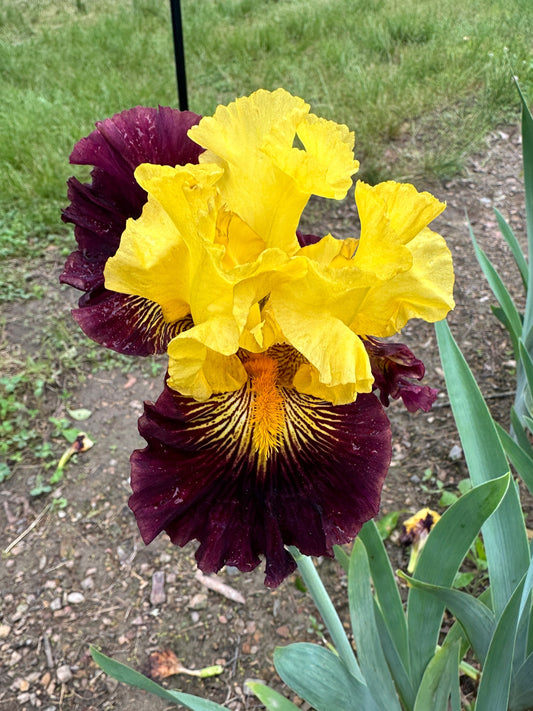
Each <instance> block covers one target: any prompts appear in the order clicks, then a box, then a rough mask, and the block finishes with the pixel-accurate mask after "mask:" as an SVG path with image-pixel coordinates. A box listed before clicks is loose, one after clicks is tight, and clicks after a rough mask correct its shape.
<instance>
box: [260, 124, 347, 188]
mask: <svg viewBox="0 0 533 711" xmlns="http://www.w3.org/2000/svg"><path fill="white" fill-rule="evenodd" d="M276 129H277V126H276V127H274V128H273V130H272V131H271V133H270V135H269V136H268V137H267V139H266V141H265V145H264V148H263V150H264V151H265V153H267V155H269V156H270V157H271V158H272V159H273V161H274V162H275V163H276V165H278V166H279V167H280V168H281V170H282V171H283V172H284V173H286V174H287V175H290V176H291V177H292V178H294V181H295V182H296V184H297V186H298V189H299V190H300V192H302V193H304V194H307V195H320V196H322V197H327V198H333V199H335V200H342V199H343V198H344V197H345V196H346V193H347V192H348V190H349V189H350V187H351V185H352V177H351V176H352V175H353V174H354V173H356V172H357V170H358V168H359V162H358V161H356V160H354V156H353V147H354V134H353V133H352V132H351V131H349V130H348V127H347V126H345V125H343V124H338V123H335V122H334V121H327V120H326V119H323V118H319V117H318V116H315V115H314V114H309V115H308V116H305V117H304V118H303V119H302V121H300V122H299V123H298V125H297V127H296V133H297V135H298V138H299V139H300V140H301V142H302V144H303V146H304V149H305V150H301V149H299V148H293V147H292V141H291V143H290V144H289V143H288V142H287V141H286V140H284V139H285V135H284V134H283V133H282V132H279V131H277V130H276Z"/></svg>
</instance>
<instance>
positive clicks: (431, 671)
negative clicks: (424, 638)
mask: <svg viewBox="0 0 533 711" xmlns="http://www.w3.org/2000/svg"><path fill="white" fill-rule="evenodd" d="M460 646H461V643H460V641H459V640H456V641H455V642H453V643H452V644H445V645H443V646H442V647H441V649H439V650H438V651H437V652H436V654H435V656H434V657H433V659H432V660H431V661H430V663H429V664H428V666H427V668H426V671H425V672H424V676H423V678H422V683H421V684H420V688H419V690H418V694H417V696H416V702H415V707H414V711H428V709H431V711H448V709H449V706H448V700H449V699H450V697H451V700H452V711H460V709H461V704H460V693H459V649H460Z"/></svg>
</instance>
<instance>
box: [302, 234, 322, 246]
mask: <svg viewBox="0 0 533 711" xmlns="http://www.w3.org/2000/svg"><path fill="white" fill-rule="evenodd" d="M296 237H297V238H298V244H299V245H300V247H308V246H309V245H310V244H316V243H317V242H320V240H321V239H322V238H321V237H317V236H316V235H304V234H303V233H302V232H300V230H296Z"/></svg>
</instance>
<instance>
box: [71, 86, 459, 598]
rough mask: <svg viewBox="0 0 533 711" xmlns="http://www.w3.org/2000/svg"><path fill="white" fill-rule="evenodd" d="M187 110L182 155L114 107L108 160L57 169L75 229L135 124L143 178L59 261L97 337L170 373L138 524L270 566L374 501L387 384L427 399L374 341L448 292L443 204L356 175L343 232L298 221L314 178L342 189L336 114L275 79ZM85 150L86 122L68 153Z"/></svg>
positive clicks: (154, 418) (153, 423)
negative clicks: (85, 180)
mask: <svg viewBox="0 0 533 711" xmlns="http://www.w3.org/2000/svg"><path fill="white" fill-rule="evenodd" d="M134 111H138V112H142V111H148V110H146V109H142V110H141V109H137V110H134ZM162 111H165V110H160V112H162ZM166 111H170V110H166ZM136 116H137V114H133V115H132V118H135V117H136ZM150 116H151V117H152V118H153V117H154V114H150ZM182 116H183V115H181V114H177V116H176V126H178V124H179V128H176V127H174V134H173V135H174V136H175V137H176V140H175V141H174V142H173V146H174V148H177V147H178V144H179V140H178V139H177V134H178V133H179V132H180V131H181V132H182V137H183V138H182V140H183V142H184V145H186V151H185V150H184V153H185V152H187V153H190V154H192V157H187V158H185V160H187V161H188V162H186V163H185V160H183V154H179V155H178V151H177V150H176V151H175V152H173V153H172V156H169V155H167V154H165V156H164V158H165V159H164V160H162V153H165V151H164V150H162V148H161V147H162V145H163V144H164V143H165V140H166V139H165V138H164V136H161V135H159V132H160V131H161V132H165V131H166V130H167V129H166V128H165V127H163V126H162V125H161V124H156V123H155V122H154V123H152V124H151V125H152V126H153V127H154V130H153V131H152V132H151V133H150V135H149V137H147V136H146V133H145V132H143V130H142V129H141V130H139V131H135V130H132V129H131V128H130V126H129V121H130V115H129V113H128V112H125V113H124V114H120V115H119V116H118V117H114V119H111V120H110V121H112V122H113V124H112V125H113V130H112V131H111V130H109V131H107V133H110V134H112V136H113V139H112V140H108V139H107V137H106V136H105V135H104V144H105V146H106V150H107V153H106V154H105V157H104V158H103V159H102V160H101V162H100V164H99V170H100V171H102V170H103V171H104V173H105V174H106V180H103V179H102V178H101V174H100V173H98V174H97V177H98V178H99V182H97V181H96V180H95V177H94V175H93V184H92V185H91V186H81V187H79V186H78V184H77V183H71V199H72V201H73V202H72V205H71V207H70V208H69V210H68V211H67V214H66V216H67V219H70V220H71V221H73V222H75V224H76V236H77V238H78V243H79V244H80V240H81V239H82V237H83V233H82V231H83V229H85V221H84V220H85V217H84V215H86V213H88V215H89V219H87V220H86V221H87V222H91V219H90V217H91V216H93V217H94V215H93V214H92V213H91V211H93V210H97V209H99V208H100V206H101V205H105V206H106V208H108V206H109V203H108V202H107V200H108V196H107V192H106V191H107V186H108V185H109V184H110V183H112V184H113V189H114V195H115V197H114V200H115V202H113V203H112V204H113V205H114V204H115V203H116V202H118V198H117V197H116V193H119V192H120V190H121V185H122V183H121V178H120V179H116V178H115V179H113V180H111V179H108V178H107V176H108V175H109V174H110V173H111V169H113V170H114V164H115V161H116V162H120V159H121V156H122V151H124V150H125V151H126V152H127V153H129V151H130V147H129V142H130V141H131V140H133V139H134V138H137V141H138V143H137V144H136V145H137V146H141V147H142V148H141V150H139V151H136V152H135V154H134V157H132V158H131V159H130V160H129V161H128V166H129V168H130V169H134V172H133V175H134V178H135V181H136V183H137V184H138V186H139V190H140V191H143V192H142V193H141V192H139V193H138V195H139V197H138V199H137V201H136V202H135V205H134V206H135V211H132V212H131V214H130V215H127V214H126V213H125V212H124V211H123V212H122V213H121V219H122V220H123V219H124V218H129V219H127V221H126V224H125V228H124V229H123V231H122V232H120V233H119V232H118V230H119V229H120V225H119V222H120V220H115V212H114V208H113V207H111V208H110V209H109V212H110V213H111V214H112V217H113V221H112V220H111V219H110V224H111V222H112V224H113V226H115V225H117V227H116V229H114V228H113V229H110V230H109V231H110V232H112V233H113V237H112V240H108V239H107V234H108V233H107V232H106V229H105V220H104V218H103V216H101V215H100V213H98V219H97V220H94V219H93V220H92V222H93V223H95V222H96V223H98V227H97V228H96V229H95V230H93V233H92V234H91V240H89V241H90V244H91V247H94V250H93V251H92V252H91V253H90V255H89V256H88V254H89V253H88V252H84V250H83V246H82V245H81V244H80V249H79V250H78V252H76V253H74V254H75V256H74V257H71V258H70V260H69V262H68V263H67V269H66V274H67V277H68V278H65V276H63V279H64V280H65V281H68V283H71V284H73V285H74V286H78V287H79V288H81V289H83V290H84V291H85V292H86V295H85V296H84V297H82V303H80V309H78V311H77V318H78V321H79V322H80V323H81V324H82V327H84V330H85V331H86V333H88V334H89V335H91V336H92V337H94V338H95V339H96V340H98V341H99V342H100V343H103V344H104V345H108V346H109V347H112V348H115V349H116V350H119V351H121V352H130V353H145V352H158V351H160V350H162V349H166V351H167V353H168V358H169V362H168V377H167V380H166V384H165V389H164V391H163V393H162V395H161V396H160V397H159V399H158V400H157V402H156V403H155V404H154V403H146V405H145V413H144V415H143V417H141V420H140V425H139V427H140V432H141V434H142V436H143V437H144V438H145V439H146V441H147V443H148V444H147V447H146V448H145V449H144V450H139V451H136V452H134V453H133V455H132V476H131V481H132V488H133V495H132V496H131V498H130V506H131V508H132V510H133V512H134V514H135V516H136V518H137V522H138V524H139V528H140V531H141V535H142V536H143V539H144V540H145V542H147V543H148V542H150V541H151V540H153V539H154V538H155V537H156V536H157V535H158V534H159V533H160V532H161V531H163V530H165V531H166V532H167V533H168V535H169V536H170V538H171V540H172V541H173V542H174V543H176V544H178V545H185V544H186V543H187V542H188V541H190V540H192V539H196V540H198V541H199V543H200V546H199V548H198V550H197V552H196V558H197V561H198V565H199V567H200V568H201V569H202V570H203V571H204V572H214V571H217V570H219V569H220V568H221V567H222V566H223V565H224V564H230V565H234V566H237V567H239V568H240V569H241V570H251V569H253V568H255V567H256V566H257V564H258V563H259V561H260V558H261V556H264V557H265V559H266V581H265V582H266V584H267V585H277V584H279V582H281V580H282V579H283V578H284V577H285V576H286V575H287V574H288V573H289V572H291V571H292V570H293V569H294V566H295V564H294V561H293V559H292V557H291V556H290V554H289V553H288V552H287V551H286V548H285V546H287V545H294V546H296V547H297V548H298V549H299V550H300V551H301V552H302V553H304V554H312V555H323V554H329V555H330V554H331V552H332V546H333V545H334V544H338V543H345V542H347V541H349V540H351V539H353V537H354V536H355V535H356V534H357V533H358V531H359V530H360V528H361V526H362V525H363V523H364V522H365V521H367V520H368V519H370V518H372V517H373V516H375V515H376V513H377V510H378V506H379V499H380V492H381V487H382V484H383V480H384V477H385V474H386V472H387V469H388V466H389V463H390V453H391V443H390V439H391V438H390V426H389V422H388V419H387V417H386V415H385V413H384V410H383V407H382V404H381V403H383V404H385V405H386V404H388V402H389V397H393V398H400V397H401V398H402V399H403V401H404V403H405V404H406V406H407V408H408V409H409V410H411V411H414V410H416V409H424V410H427V409H429V407H430V406H431V403H432V402H433V400H434V399H435V391H433V390H432V389H431V388H428V387H427V386H423V385H420V384H418V382H419V381H420V380H421V379H422V377H423V375H424V366H423V364H422V363H421V361H419V360H417V359H416V358H415V357H414V355H413V354H412V353H411V352H410V351H409V349H407V348H406V347H405V346H404V345H402V344H399V343H396V344H392V343H383V342H381V341H379V340H377V339H379V338H384V337H388V336H392V335H393V334H395V333H397V332H398V331H399V330H400V329H401V328H403V326H404V325H405V324H406V323H407V321H409V320H410V319H412V318H422V319H424V320H426V321H430V322H431V321H437V320H440V319H442V318H444V317H445V315H446V313H447V312H448V311H449V309H450V308H452V307H453V299H452V288H453V270H452V263H451V257H450V253H449V251H448V249H447V247H446V245H445V242H444V240H443V238H442V237H441V236H440V235H438V234H436V233H435V232H432V231H431V230H430V229H429V228H428V227H427V225H428V224H429V222H431V220H433V218H435V217H436V216H437V215H438V214H439V213H440V212H441V211H442V209H443V208H444V205H443V204H442V203H440V202H439V201H438V200H436V199H435V198H434V197H432V196H431V195H429V194H428V193H419V192H417V191H416V189H415V188H414V187H413V186H411V185H406V184H398V183H393V182H387V183H382V184H380V185H377V186H375V187H371V186H369V185H366V184H365V183H362V182H358V183H357V186H356V189H355V198H356V202H357V207H358V210H359V215H360V220H361V231H360V235H359V236H358V237H352V238H348V239H345V240H338V239H335V238H334V237H333V236H332V235H330V234H328V235H326V236H324V237H322V238H319V237H316V236H313V235H306V236H304V235H301V234H300V233H299V232H298V225H299V222H300V217H301V214H302V211H303V209H304V207H305V205H306V203H307V202H308V200H309V198H310V196H311V195H319V196H322V197H325V198H332V199H342V198H344V197H345V196H346V193H347V191H348V190H349V188H350V186H351V184H352V175H353V174H354V173H355V172H356V171H357V168H358V163H357V161H356V160H355V159H354V155H353V145H354V136H353V134H352V133H351V132H350V131H349V130H348V128H347V127H346V126H342V125H339V124H336V123H334V122H332V121H326V120H325V119H321V118H318V117H317V116H314V115H313V114H311V113H309V106H308V105H307V104H306V103H305V102H304V101H303V100H302V99H299V98H297V97H294V96H291V95H290V94H289V93H287V92H286V91H284V90H282V89H278V90H277V91H274V92H267V91H262V90H261V91H257V92H255V93H254V94H252V95H251V96H249V97H245V98H241V99H237V101H235V102H233V103H232V104H229V105H228V106H219V107H218V108H217V110H216V112H215V114H214V115H213V116H212V117H205V118H203V119H202V120H201V121H199V122H198V123H197V121H196V120H192V119H191V117H190V115H187V117H186V119H183V118H182ZM169 121H170V116H169ZM187 121H191V123H194V124H195V125H193V126H192V127H191V128H190V130H188V132H187V138H186V137H185V136H184V133H185V132H184V129H183V126H184V123H186V122H187ZM180 122H181V123H180ZM108 126H109V124H107V122H103V124H100V126H99V129H98V130H99V131H100V132H102V128H103V127H104V128H106V127H108ZM117 127H120V128H118V129H117V130H118V132H119V133H120V132H121V131H122V133H121V136H122V138H121V139H120V140H119V139H118V137H117V136H115V128H117ZM187 128H188V127H187ZM98 130H97V132H95V134H98ZM95 134H91V136H93V137H94V136H95ZM139 136H140V138H139ZM86 140H88V139H86ZM296 143H297V144H298V145H295V144H296ZM124 144H127V145H128V148H125V146H124ZM191 144H192V145H193V146H196V148H194V149H193V148H191ZM98 145H100V144H98ZM117 146H118V147H119V148H118V152H117V155H115V154H114V153H113V151H114V150H115V148H116V147H117ZM152 146H153V150H152ZM93 154H94V151H93V152H90V151H86V146H85V144H83V142H80V144H78V149H77V153H76V149H75V156H76V162H89V161H90V160H91V158H92V155H93ZM111 154H112V155H113V161H112V160H110V159H109V155H111ZM141 154H142V155H141ZM135 163H137V165H134V164H135ZM184 163H185V164H184ZM106 171H107V172H106ZM126 172H127V171H126ZM130 177H131V171H130V172H129V173H128V180H129V178H130ZM124 185H126V181H124ZM73 186H75V189H74V187H73ZM128 189H130V182H128ZM86 195H90V198H91V199H90V202H89V204H88V206H87V204H86V203H85V202H84V200H85V196H86ZM145 196H146V197H145ZM141 200H144V202H143V204H142V205H140V204H139V202H140V201H141ZM94 205H96V206H97V208H94ZM100 218H101V219H100ZM78 233H80V234H78ZM93 235H96V236H95V237H94V238H93ZM99 240H101V242H102V245H103V247H102V249H99V248H98V241H99ZM91 260H92V261H91ZM93 262H94V263H96V264H97V267H96V268H94V269H92V265H93ZM93 272H94V273H97V274H98V283H97V285H96V287H93V286H92V282H91V280H90V278H88V276H87V275H91V274H92V273H93ZM78 274H81V275H82V277H81V278H80V279H79V282H78V283H75V282H76V279H77V278H78ZM72 275H74V278H73V276H72ZM102 275H103V280H102ZM102 294H103V296H102ZM102 304H103V305H102ZM85 313H87V315H86V316H85ZM87 324H90V326H88V325H87ZM115 328H116V329H117V333H118V335H117V336H115V331H114V329H115ZM374 390H376V391H377V390H379V399H378V397H377V394H376V393H373V391H374ZM380 399H381V403H380Z"/></svg>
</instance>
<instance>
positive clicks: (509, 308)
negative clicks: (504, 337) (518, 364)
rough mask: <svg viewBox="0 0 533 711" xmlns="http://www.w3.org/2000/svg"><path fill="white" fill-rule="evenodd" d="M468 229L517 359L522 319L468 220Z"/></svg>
mask: <svg viewBox="0 0 533 711" xmlns="http://www.w3.org/2000/svg"><path fill="white" fill-rule="evenodd" d="M468 230H469V232H470V237H471V239H472V243H473V245H474V250H475V252H476V257H477V260H478V262H479V265H480V267H481V269H482V270H483V273H484V274H485V277H486V278H487V281H488V282H489V285H490V288H491V289H492V292H493V294H494V296H495V297H496V298H497V299H498V303H499V304H500V306H501V308H502V310H503V312H504V314H505V318H506V320H507V323H508V325H509V326H510V330H509V335H510V336H511V341H512V344H513V350H514V353H515V357H516V359H518V357H519V349H518V341H519V339H520V336H521V335H522V319H521V317H520V314H519V313H518V309H517V308H516V306H515V303H514V301H513V299H512V297H511V295H510V294H509V292H508V291H507V288H506V287H505V284H504V283H503V281H502V279H501V277H500V275H499V274H498V271H497V270H496V268H495V267H494V265H493V264H492V262H491V261H490V259H489V258H488V257H487V255H486V254H485V252H484V251H483V250H482V249H481V247H480V246H479V245H478V243H477V241H476V238H475V236H474V231H473V230H472V226H471V225H470V222H468Z"/></svg>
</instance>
